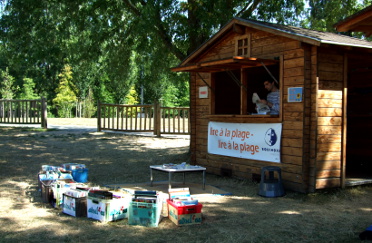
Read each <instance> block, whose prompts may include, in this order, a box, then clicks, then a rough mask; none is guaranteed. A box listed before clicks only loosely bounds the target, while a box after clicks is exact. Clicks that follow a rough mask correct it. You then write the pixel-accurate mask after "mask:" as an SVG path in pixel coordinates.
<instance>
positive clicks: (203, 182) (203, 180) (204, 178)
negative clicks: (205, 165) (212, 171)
mask: <svg viewBox="0 0 372 243" xmlns="http://www.w3.org/2000/svg"><path fill="white" fill-rule="evenodd" d="M203 190H205V170H203Z"/></svg>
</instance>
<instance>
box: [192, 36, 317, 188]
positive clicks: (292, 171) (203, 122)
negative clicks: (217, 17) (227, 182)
mask: <svg viewBox="0 0 372 243" xmlns="http://www.w3.org/2000/svg"><path fill="white" fill-rule="evenodd" d="M249 31H250V32H251V40H252V42H251V43H252V47H251V56H252V57H258V58H274V57H279V56H282V57H283V60H284V61H283V73H282V75H283V90H282V92H283V101H282V105H283V116H282V117H283V118H282V119H283V121H282V122H283V131H282V158H281V159H282V163H280V164H273V163H270V162H264V161H254V160H247V159H239V158H233V157H226V156H218V155H212V154H208V152H207V139H208V134H207V131H208V122H209V121H223V122H235V123H240V122H242V123H244V122H254V121H252V120H249V119H247V118H244V117H239V116H235V117H230V118H229V117H218V116H208V115H209V114H210V108H211V98H210V97H211V95H210V96H209V98H208V99H199V98H198V97H197V96H196V95H195V94H197V92H198V88H199V87H200V86H206V84H205V83H204V82H203V81H202V79H201V78H200V77H199V76H198V75H193V76H192V81H191V84H192V85H191V88H192V91H191V92H192V96H191V99H192V101H191V106H193V105H195V109H194V111H195V114H192V115H191V116H193V115H195V116H196V118H195V120H192V136H194V139H193V138H192V140H191V150H192V153H193V154H192V156H193V157H192V158H193V163H195V164H198V165H203V166H206V167H207V171H208V172H209V173H213V174H219V175H221V174H226V175H228V174H229V175H231V176H234V177H239V178H249V179H255V178H254V177H256V176H257V175H258V176H259V175H260V171H261V167H263V166H268V165H277V166H280V167H281V168H282V177H283V183H284V185H285V187H286V188H289V189H292V190H296V191H301V192H307V191H308V181H309V170H308V163H309V160H308V161H307V162H306V163H305V167H306V168H304V164H303V161H304V157H305V156H307V157H308V156H309V153H310V150H309V148H310V145H309V142H306V143H304V139H305V138H308V137H309V130H310V123H309V120H310V118H309V117H310V116H309V114H308V115H307V116H305V113H306V111H305V109H304V107H305V102H307V103H306V104H307V105H306V106H307V107H310V105H311V102H310V101H309V100H308V99H310V93H309V92H310V90H306V95H305V100H304V102H300V103H288V102H287V96H288V92H287V90H288V88H289V87H304V85H305V72H307V74H308V75H307V81H306V82H308V83H309V82H310V80H311V75H310V72H311V69H310V68H306V70H305V52H304V48H303V46H302V45H301V43H300V42H299V41H296V40H292V39H288V38H284V37H280V36H276V35H273V34H270V33H267V32H263V31H257V30H249ZM233 55H234V36H233V35H231V36H229V37H227V38H226V39H225V40H223V41H221V42H220V43H219V44H218V45H217V46H215V47H214V48H212V49H211V50H210V51H209V52H208V53H207V54H205V55H204V56H203V57H202V58H200V59H199V60H197V61H207V60H218V59H221V58H225V57H231V56H233ZM310 60H311V59H310V57H308V58H307V62H310ZM200 74H201V73H200ZM201 76H202V77H203V79H204V80H206V81H207V82H208V83H209V84H211V74H208V73H203V74H201ZM307 100H308V101H307ZM265 119H267V118H265ZM265 119H261V120H256V122H272V120H269V119H270V118H269V119H267V120H265ZM306 121H307V122H306ZM305 122H306V126H307V127H306V129H307V131H306V133H305V132H304V126H305V125H304V124H305ZM304 148H305V149H304ZM230 173H231V174H230Z"/></svg>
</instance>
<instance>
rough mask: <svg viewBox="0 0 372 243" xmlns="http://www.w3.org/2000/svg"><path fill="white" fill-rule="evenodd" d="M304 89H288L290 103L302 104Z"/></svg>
mask: <svg viewBox="0 0 372 243" xmlns="http://www.w3.org/2000/svg"><path fill="white" fill-rule="evenodd" d="M302 90H303V88H302V87H293V88H288V102H302Z"/></svg>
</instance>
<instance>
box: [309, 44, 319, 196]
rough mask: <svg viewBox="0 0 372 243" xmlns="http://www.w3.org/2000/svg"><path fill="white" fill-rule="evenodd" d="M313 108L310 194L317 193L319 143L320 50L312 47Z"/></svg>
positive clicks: (311, 120) (311, 109)
mask: <svg viewBox="0 0 372 243" xmlns="http://www.w3.org/2000/svg"><path fill="white" fill-rule="evenodd" d="M310 55H311V85H310V87H311V95H310V99H311V108H310V146H309V150H310V151H309V183H308V192H315V190H316V179H317V141H318V133H317V131H318V91H319V77H318V49H317V47H315V46H313V47H311V54H310Z"/></svg>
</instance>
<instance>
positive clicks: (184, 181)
mask: <svg viewBox="0 0 372 243" xmlns="http://www.w3.org/2000/svg"><path fill="white" fill-rule="evenodd" d="M183 184H184V185H185V172H183Z"/></svg>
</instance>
